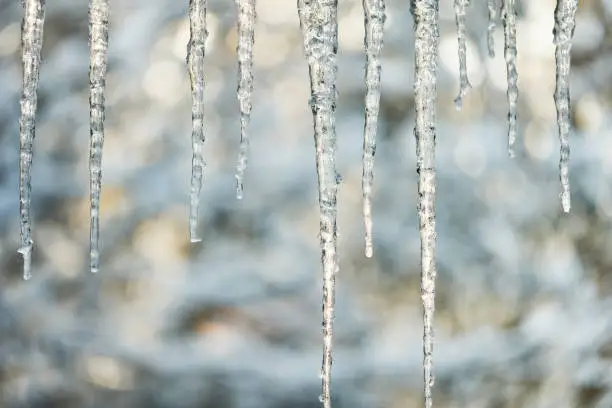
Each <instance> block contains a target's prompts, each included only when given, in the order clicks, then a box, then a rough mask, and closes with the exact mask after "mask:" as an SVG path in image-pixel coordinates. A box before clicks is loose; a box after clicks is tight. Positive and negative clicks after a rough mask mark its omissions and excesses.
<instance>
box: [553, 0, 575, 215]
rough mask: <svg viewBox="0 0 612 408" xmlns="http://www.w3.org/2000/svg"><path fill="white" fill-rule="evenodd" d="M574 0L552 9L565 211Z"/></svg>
mask: <svg viewBox="0 0 612 408" xmlns="http://www.w3.org/2000/svg"><path fill="white" fill-rule="evenodd" d="M577 9H578V0H557V7H556V8H555V27H554V30H553V35H554V41H555V59H556V62H557V68H556V79H557V86H556V88H555V107H556V109H557V125H558V127H559V141H560V143H561V158H560V160H559V178H560V180H561V205H562V207H563V211H564V212H565V213H569V212H570V208H571V201H570V183H569V156H570V145H569V134H570V126H571V124H570V92H569V76H570V66H571V50H572V38H573V36H574V28H575V27H576V10H577Z"/></svg>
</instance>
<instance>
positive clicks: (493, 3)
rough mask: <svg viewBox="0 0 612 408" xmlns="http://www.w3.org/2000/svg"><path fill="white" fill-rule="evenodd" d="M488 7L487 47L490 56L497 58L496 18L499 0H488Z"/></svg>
mask: <svg viewBox="0 0 612 408" xmlns="http://www.w3.org/2000/svg"><path fill="white" fill-rule="evenodd" d="M487 9H488V11H489V23H488V25H487V49H488V51H489V57H491V58H495V39H494V37H493V36H494V35H495V19H496V16H497V0H487Z"/></svg>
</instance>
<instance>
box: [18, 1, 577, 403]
mask: <svg viewBox="0 0 612 408" xmlns="http://www.w3.org/2000/svg"><path fill="white" fill-rule="evenodd" d="M235 1H236V5H237V8H238V46H237V50H238V91H237V96H238V101H239V105H240V135H241V137H240V153H239V158H238V165H237V170H236V196H237V198H239V199H241V198H242V196H243V178H244V173H245V169H246V166H247V156H248V148H249V136H248V129H247V128H248V123H249V117H250V114H251V93H252V90H253V43H254V26H255V16H256V13H255V0H235ZM448 1H451V0H448ZM453 1H454V9H455V13H456V24H457V32H458V42H459V44H458V50H459V65H460V66H459V73H460V78H459V85H460V89H459V95H458V96H457V98H456V100H455V103H456V106H457V108H458V109H460V108H461V103H462V99H463V97H464V96H465V95H466V93H467V91H468V90H469V88H470V82H469V80H468V75H467V67H466V22H465V17H466V13H467V10H468V7H469V5H470V0H453ZM499 1H501V4H499V3H498V0H487V8H488V13H489V25H488V29H487V45H488V51H489V55H490V56H491V57H494V44H493V33H494V29H495V26H496V19H497V16H498V15H499V14H500V15H501V20H502V22H503V28H504V40H505V46H504V49H505V51H504V57H505V60H506V67H507V76H508V90H507V97H508V104H509V111H508V153H509V155H510V156H511V157H513V156H514V144H515V141H516V135H517V113H516V109H517V100H518V85H517V82H518V76H517V67H516V55H517V48H516V1H517V0H499ZM23 4H24V18H23V24H22V62H23V94H22V97H21V117H20V122H19V124H20V178H19V194H20V224H21V245H20V248H19V252H20V253H21V254H22V255H23V260H24V269H23V273H24V279H26V280H27V279H30V278H31V254H32V245H33V241H32V239H31V215H30V197H31V186H30V180H31V165H32V144H33V140H34V133H35V118H36V105H37V87H38V78H39V71H40V51H41V46H42V41H43V22H44V16H45V11H44V7H45V0H24V1H23ZM337 6H338V4H337V0H298V1H297V11H298V15H299V20H300V26H301V31H302V35H303V41H304V43H303V46H304V52H305V55H306V59H307V61H308V68H309V74H310V84H311V99H310V106H311V108H312V114H313V122H314V141H315V149H316V167H317V175H318V181H319V183H318V185H319V206H320V241H321V250H322V264H323V338H324V348H323V364H322V368H321V379H322V394H321V396H320V401H321V403H322V404H323V407H324V408H330V407H331V397H330V392H331V367H332V331H333V330H332V324H333V319H334V290H335V289H334V282H335V276H336V274H337V272H338V269H339V268H338V254H337V227H336V218H337V192H338V184H339V179H340V178H339V176H338V174H337V173H336V166H335V158H336V131H335V121H336V115H335V111H336V103H337V98H338V92H337V89H336V78H337V52H338V17H337V13H338V9H337ZM438 6H439V5H438V0H411V2H410V10H411V13H412V16H413V18H414V30H415V84H414V90H415V106H416V126H415V137H416V155H417V173H418V175H419V181H418V192H419V199H418V215H419V229H420V235H421V279H422V280H421V297H422V301H423V309H424V339H423V351H424V361H423V365H424V380H425V407H431V406H432V387H433V383H434V375H433V364H432V354H433V315H434V308H435V304H434V298H435V280H436V262H435V258H436V257H435V252H436V231H435V194H436V170H435V138H436V130H435V129H436V98H437V80H436V77H437V71H438V69H437V60H438V43H439V12H438ZM577 8H578V0H557V6H556V9H555V12H554V18H555V26H554V44H555V47H556V52H555V57H556V63H557V69H556V81H557V86H556V90H555V94H554V100H555V105H556V108H557V122H558V127H559V139H560V142H561V143H560V144H561V154H560V156H561V159H560V164H559V170H560V180H561V203H562V208H563V210H564V212H569V210H570V191H569V181H568V160H569V141H568V137H569V131H570V119H569V72H570V51H571V39H572V36H573V32H574V27H575V15H576V10H577ZM363 10H364V16H365V39H364V44H365V53H366V64H365V84H366V95H365V126H364V139H363V178H362V185H363V216H364V223H365V255H366V256H367V257H371V256H372V252H373V251H372V204H371V201H372V180H373V168H374V154H375V151H376V131H377V122H378V111H379V102H380V93H381V85H380V84H381V82H380V76H381V62H380V54H381V50H382V46H383V31H384V23H385V3H384V0H363ZM189 21H190V33H191V35H190V39H189V44H188V52H187V65H188V68H189V75H190V79H191V93H192V99H193V104H192V122H193V128H192V136H191V137H192V147H193V158H192V176H191V192H190V215H189V232H190V238H191V241H192V242H198V241H199V240H200V239H199V238H198V236H197V222H198V207H199V196H200V189H201V185H202V173H203V170H204V158H203V148H204V140H205V127H204V92H205V73H204V68H203V62H204V56H205V54H206V38H207V35H208V32H207V25H206V0H190V2H189ZM108 22H109V0H90V1H89V45H90V51H91V53H90V71H89V83H90V96H89V104H90V137H91V142H90V153H89V154H90V156H89V163H90V167H89V169H90V170H89V171H90V201H91V229H90V234H91V235H90V243H91V246H90V270H91V272H97V271H98V270H99V265H100V251H99V214H100V191H101V186H102V183H101V176H102V147H103V142H104V117H105V112H104V110H105V101H104V90H105V83H106V73H107V50H108Z"/></svg>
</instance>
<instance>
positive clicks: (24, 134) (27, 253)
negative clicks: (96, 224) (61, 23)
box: [18, 0, 45, 280]
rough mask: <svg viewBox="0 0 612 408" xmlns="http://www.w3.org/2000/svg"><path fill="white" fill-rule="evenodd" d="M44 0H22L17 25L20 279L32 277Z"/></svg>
mask: <svg viewBox="0 0 612 408" xmlns="http://www.w3.org/2000/svg"><path fill="white" fill-rule="evenodd" d="M44 21H45V0H24V1H23V21H22V24H21V61H22V64H23V91H22V94H21V101H20V107H21V115H20V117H19V221H20V226H21V245H20V247H19V250H18V251H19V253H20V254H21V255H22V256H23V278H24V279H25V280H29V279H30V278H32V246H33V244H34V242H33V241H32V215H31V213H30V208H31V193H32V185H31V181H32V155H33V143H34V137H35V135H36V107H37V104H38V95H37V92H38V78H39V74H40V50H41V48H42V43H43V25H44Z"/></svg>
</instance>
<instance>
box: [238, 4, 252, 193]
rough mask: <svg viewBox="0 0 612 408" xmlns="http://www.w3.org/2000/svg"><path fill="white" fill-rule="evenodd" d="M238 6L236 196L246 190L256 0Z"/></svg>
mask: <svg viewBox="0 0 612 408" xmlns="http://www.w3.org/2000/svg"><path fill="white" fill-rule="evenodd" d="M236 5H237V6H238V48H237V51H238V92H237V95H238V102H239V103H240V154H239V156H238V166H237V168H236V198H237V199H239V200H241V199H242V196H243V192H244V184H243V183H244V171H245V170H246V167H247V155H248V152H249V134H248V133H247V126H248V124H249V121H250V118H251V94H252V93H253V44H254V42H255V17H256V14H255V0H236Z"/></svg>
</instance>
